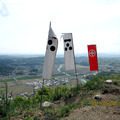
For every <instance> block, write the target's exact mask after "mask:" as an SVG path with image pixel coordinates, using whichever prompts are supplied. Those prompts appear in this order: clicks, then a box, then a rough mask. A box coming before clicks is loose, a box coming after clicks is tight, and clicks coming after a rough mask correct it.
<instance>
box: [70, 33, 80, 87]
mask: <svg viewBox="0 0 120 120" xmlns="http://www.w3.org/2000/svg"><path fill="white" fill-rule="evenodd" d="M71 34H72V33H71ZM72 44H73V36H72ZM73 56H74V66H75V76H76V80H77V88H78V75H77V68H76V62H75V53H74V44H73Z"/></svg>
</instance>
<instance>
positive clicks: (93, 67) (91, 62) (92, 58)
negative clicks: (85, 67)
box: [88, 45, 98, 71]
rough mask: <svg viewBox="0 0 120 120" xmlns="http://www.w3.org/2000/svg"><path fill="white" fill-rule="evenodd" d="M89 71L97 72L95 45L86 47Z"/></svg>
mask: <svg viewBox="0 0 120 120" xmlns="http://www.w3.org/2000/svg"><path fill="white" fill-rule="evenodd" d="M88 56H89V65H90V71H95V70H98V62H97V50H96V45H88Z"/></svg>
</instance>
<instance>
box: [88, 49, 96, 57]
mask: <svg viewBox="0 0 120 120" xmlns="http://www.w3.org/2000/svg"><path fill="white" fill-rule="evenodd" d="M95 55H96V51H95V50H94V49H91V50H89V56H90V57H94V56H95Z"/></svg>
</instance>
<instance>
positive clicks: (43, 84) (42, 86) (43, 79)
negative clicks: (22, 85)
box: [40, 78, 44, 109]
mask: <svg viewBox="0 0 120 120" xmlns="http://www.w3.org/2000/svg"><path fill="white" fill-rule="evenodd" d="M43 87H44V78H43V85H42V93H41V101H40V109H41V108H42V96H43Z"/></svg>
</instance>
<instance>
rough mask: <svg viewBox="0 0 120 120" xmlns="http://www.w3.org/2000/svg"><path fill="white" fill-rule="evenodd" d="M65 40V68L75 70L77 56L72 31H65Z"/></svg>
mask: <svg viewBox="0 0 120 120" xmlns="http://www.w3.org/2000/svg"><path fill="white" fill-rule="evenodd" d="M63 40H64V61H65V70H74V69H75V58H74V48H73V47H74V46H73V38H72V33H64V35H63Z"/></svg>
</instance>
